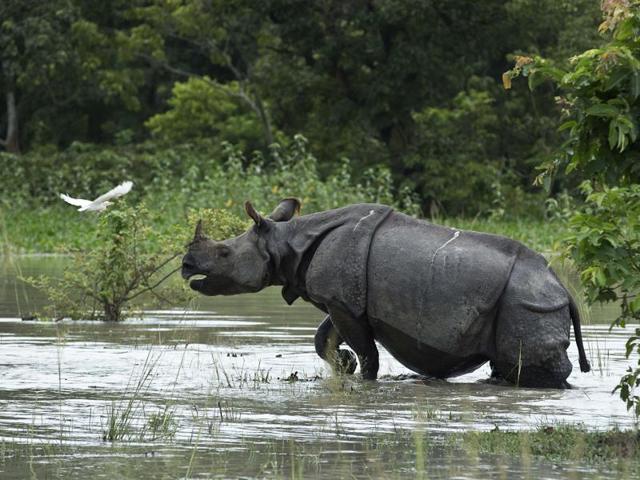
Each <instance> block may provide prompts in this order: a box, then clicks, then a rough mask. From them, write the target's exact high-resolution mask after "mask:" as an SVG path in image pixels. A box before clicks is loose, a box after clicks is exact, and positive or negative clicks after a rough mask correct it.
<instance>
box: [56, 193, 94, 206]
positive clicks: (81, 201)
mask: <svg viewBox="0 0 640 480" xmlns="http://www.w3.org/2000/svg"><path fill="white" fill-rule="evenodd" d="M60 198H61V199H62V200H64V201H65V202H67V203H70V204H71V205H75V206H76V207H86V206H87V205H90V204H91V200H85V199H84V198H73V197H70V196H69V195H65V194H64V193H61V194H60Z"/></svg>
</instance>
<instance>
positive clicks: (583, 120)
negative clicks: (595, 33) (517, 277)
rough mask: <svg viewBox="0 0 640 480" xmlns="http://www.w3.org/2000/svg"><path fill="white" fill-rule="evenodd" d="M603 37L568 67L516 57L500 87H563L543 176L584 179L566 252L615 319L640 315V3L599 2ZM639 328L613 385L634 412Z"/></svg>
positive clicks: (639, 407)
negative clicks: (555, 144) (630, 361)
mask: <svg viewBox="0 0 640 480" xmlns="http://www.w3.org/2000/svg"><path fill="white" fill-rule="evenodd" d="M602 5H603V12H604V16H605V19H604V22H603V23H602V24H601V25H600V32H601V33H603V34H604V35H605V36H607V38H608V41H607V43H606V44H605V45H604V46H602V47H601V48H596V49H590V50H587V51H586V52H584V53H582V54H580V55H577V56H575V57H573V58H572V59H571V65H570V68H569V69H568V70H563V69H561V68H558V67H557V66H555V65H554V63H553V62H551V61H549V60H545V59H543V58H539V57H534V58H530V57H520V58H519V59H518V60H517V62H516V66H515V67H514V69H513V70H511V71H510V72H507V73H506V74H505V86H508V85H509V82H510V79H511V78H512V77H515V76H517V75H523V76H526V77H528V78H529V85H530V87H531V88H534V87H536V86H537V85H539V84H540V83H541V82H542V81H544V80H547V79H549V80H551V81H552V82H554V83H555V84H557V86H558V87H559V88H560V89H561V90H562V92H563V95H564V97H562V98H561V99H560V104H561V106H562V107H563V111H564V115H565V116H566V119H565V122H564V123H563V124H562V125H561V127H560V129H561V130H566V131H567V132H568V139H567V141H566V143H565V147H564V155H562V156H561V158H557V159H555V160H554V161H553V162H549V163H546V164H544V165H543V168H544V173H545V174H547V176H546V177H545V178H547V179H548V178H549V174H552V173H554V172H556V171H557V170H558V169H559V168H561V167H564V168H565V171H566V172H567V173H570V174H571V175H573V176H575V177H579V178H583V179H585V180H584V182H583V183H582V191H583V193H584V194H585V195H586V201H585V204H584V206H583V208H582V209H581V211H580V212H579V213H577V214H576V215H575V216H574V217H573V218H572V220H571V226H572V232H574V233H573V234H572V235H570V236H569V238H568V243H567V252H568V255H570V256H571V257H572V258H573V259H574V260H575V262H576V264H577V266H578V267H579V269H580V271H581V279H582V281H583V283H584V284H585V287H586V289H587V295H588V298H589V299H590V300H591V301H592V302H596V301H615V302H619V303H620V305H621V310H620V314H619V317H618V318H617V319H616V320H615V322H614V324H618V325H622V326H624V325H625V324H627V323H629V322H631V321H633V322H636V323H637V322H638V321H640V298H639V297H638V293H639V292H640V164H639V163H638V146H639V142H638V129H639V127H640V124H639V122H638V118H639V117H638V113H639V112H640V43H639V42H638V31H640V2H639V1H637V0H631V1H627V0H609V1H606V2H603V4H602ZM639 337H640V328H635V333H634V334H633V335H632V336H631V337H630V338H629V340H628V342H627V348H626V355H627V357H628V358H631V357H634V358H636V360H637V366H636V367H635V368H633V367H631V368H630V369H629V372H628V374H627V375H625V376H624V377H623V378H622V379H621V380H620V383H619V385H618V386H617V387H616V391H619V393H620V397H621V398H622V400H623V401H625V402H626V404H627V408H629V409H633V410H634V412H635V414H636V415H637V416H640V394H639V393H640V341H639V340H638V339H639Z"/></svg>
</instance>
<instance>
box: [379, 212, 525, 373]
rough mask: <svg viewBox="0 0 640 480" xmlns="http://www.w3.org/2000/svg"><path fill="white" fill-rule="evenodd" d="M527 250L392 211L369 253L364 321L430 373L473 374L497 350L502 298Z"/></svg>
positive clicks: (403, 357)
mask: <svg viewBox="0 0 640 480" xmlns="http://www.w3.org/2000/svg"><path fill="white" fill-rule="evenodd" d="M523 248H526V247H524V246H523V245H521V244H519V243H518V242H515V241H513V240H510V239H507V238H504V237H499V236H495V235H488V234H482V233H477V232H470V231H464V230H456V229H452V228H447V227H442V226H438V225H433V224H431V223H428V222H426V221H421V220H416V219H414V218H411V217H408V216H406V215H403V214H401V213H397V212H393V213H392V214H391V215H390V216H389V217H388V218H387V219H386V220H385V222H384V223H383V224H382V225H380V227H379V228H378V229H377V231H376V234H375V236H374V239H373V241H372V243H371V250H370V254H369V268H368V292H367V293H368V295H367V298H368V301H367V315H368V317H369V320H370V322H371V324H372V327H373V328H374V331H375V332H376V338H378V340H379V341H380V342H381V343H382V344H383V345H384V346H385V347H386V348H387V349H388V350H389V351H390V352H391V353H392V354H393V355H394V356H396V358H398V359H399V360H400V361H402V362H403V363H405V365H407V366H409V367H410V368H412V369H414V370H417V371H421V372H423V373H425V374H430V375H435V376H451V375H455V374H460V373H465V372H466V371H469V370H473V369H474V368H476V367H477V366H478V365H480V364H482V363H484V361H486V359H487V358H488V357H489V356H490V355H491V353H492V349H493V348H494V346H495V342H494V339H495V325H494V321H493V320H494V318H495V312H496V308H497V304H498V300H499V299H500V296H501V294H502V293H503V291H504V289H505V287H506V284H507V282H508V280H509V276H510V274H511V270H512V268H513V265H514V262H515V261H516V259H517V256H518V252H519V251H520V249H523Z"/></svg>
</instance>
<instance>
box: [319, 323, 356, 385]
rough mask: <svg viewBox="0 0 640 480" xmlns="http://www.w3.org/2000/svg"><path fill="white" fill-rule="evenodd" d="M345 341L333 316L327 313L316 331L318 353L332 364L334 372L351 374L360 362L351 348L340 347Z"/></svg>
mask: <svg viewBox="0 0 640 480" xmlns="http://www.w3.org/2000/svg"><path fill="white" fill-rule="evenodd" d="M343 341H344V340H343V339H342V337H341V336H340V334H338V331H337V330H336V329H335V327H334V326H333V322H332V321H331V316H329V315H327V316H326V318H325V319H324V321H323V322H322V323H321V324H320V326H319V327H318V330H317V331H316V336H315V347H316V353H317V354H318V355H319V356H320V358H322V359H323V360H326V361H327V362H328V363H329V364H330V365H331V368H332V369H333V371H334V372H337V373H346V374H349V375H351V374H352V373H353V372H355V371H356V367H357V366H358V362H357V361H356V356H355V355H354V353H353V352H352V351H351V350H344V349H339V348H338V347H339V346H340V344H341V343H342V342H343Z"/></svg>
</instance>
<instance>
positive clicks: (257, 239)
mask: <svg viewBox="0 0 640 480" xmlns="http://www.w3.org/2000/svg"><path fill="white" fill-rule="evenodd" d="M245 210H246V212H247V215H249V216H250V217H251V219H252V220H253V221H254V225H253V226H252V227H251V228H250V229H249V230H247V231H246V232H244V233H243V234H242V235H239V236H237V237H234V238H230V239H227V240H223V241H214V240H211V239H210V238H207V237H206V236H205V235H204V234H203V232H202V222H201V221H200V222H198V225H197V226H196V232H195V235H194V237H193V241H192V242H191V243H190V244H189V250H188V251H187V254H186V255H185V256H184V257H183V259H182V277H183V278H184V279H190V278H191V277H193V276H196V275H198V276H201V278H197V279H193V280H191V282H190V283H189V286H190V287H191V288H192V289H193V290H196V291H198V292H200V293H202V294H204V295H235V294H238V293H248V292H257V291H259V290H262V289H263V288H264V287H266V286H268V285H269V284H270V281H271V274H272V272H271V271H270V262H269V260H270V258H269V253H268V251H267V247H266V243H267V240H268V237H269V235H270V233H271V231H272V229H273V227H274V223H275V222H286V221H288V220H290V219H291V217H293V215H294V214H295V213H296V212H298V211H299V210H300V202H299V201H298V200H297V199H295V198H287V199H285V200H282V201H281V202H280V204H279V205H278V206H277V207H276V209H275V210H274V211H273V212H272V213H271V214H270V215H269V216H268V217H267V218H264V217H262V216H261V215H260V214H259V213H258V212H256V210H255V209H254V208H253V206H252V205H251V203H250V202H246V203H245Z"/></svg>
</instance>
